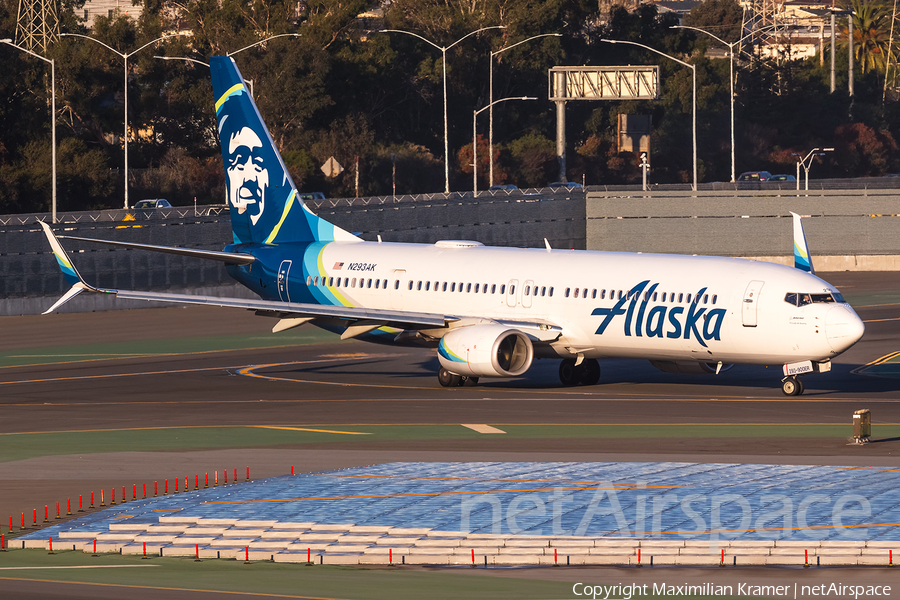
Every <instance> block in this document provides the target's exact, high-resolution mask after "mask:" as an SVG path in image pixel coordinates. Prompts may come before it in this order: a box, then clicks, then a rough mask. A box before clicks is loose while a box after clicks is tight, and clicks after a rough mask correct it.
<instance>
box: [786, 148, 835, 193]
mask: <svg viewBox="0 0 900 600" xmlns="http://www.w3.org/2000/svg"><path fill="white" fill-rule="evenodd" d="M826 152H834V148H813V149H812V150H810V151H809V154H807V155H806V156H804V157H803V158H801V159H800V160H798V161H797V189H798V190H799V189H800V167H801V166H802V167H803V172H804V174H805V175H806V177H805V178H804V180H805V181H804V183H803V189H804V190H808V189H809V169H810V167H812V162H813V161H814V160H815V158H816V157H817V156H825V153H826ZM794 156H796V157H798V158H799V157H800V155H799V154H797V153H794ZM806 161H809V164H807V162H806Z"/></svg>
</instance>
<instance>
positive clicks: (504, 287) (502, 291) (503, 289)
mask: <svg viewBox="0 0 900 600" xmlns="http://www.w3.org/2000/svg"><path fill="white" fill-rule="evenodd" d="M500 293H501V294H505V293H506V284H505V283H504V284H501V285H500Z"/></svg>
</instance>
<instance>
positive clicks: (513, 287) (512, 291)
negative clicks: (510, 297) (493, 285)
mask: <svg viewBox="0 0 900 600" xmlns="http://www.w3.org/2000/svg"><path fill="white" fill-rule="evenodd" d="M509 293H510V294H515V293H516V286H514V285H511V286H509Z"/></svg>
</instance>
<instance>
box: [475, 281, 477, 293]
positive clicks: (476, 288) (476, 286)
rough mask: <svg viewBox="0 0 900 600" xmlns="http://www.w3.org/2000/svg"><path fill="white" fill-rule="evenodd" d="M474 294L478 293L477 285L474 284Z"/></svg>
mask: <svg viewBox="0 0 900 600" xmlns="http://www.w3.org/2000/svg"><path fill="white" fill-rule="evenodd" d="M475 293H476V294H477V293H478V284H477V283H476V284H475Z"/></svg>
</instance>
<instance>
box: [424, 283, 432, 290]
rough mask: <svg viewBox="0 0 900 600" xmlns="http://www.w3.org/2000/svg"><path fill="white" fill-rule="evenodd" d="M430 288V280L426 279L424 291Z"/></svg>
mask: <svg viewBox="0 0 900 600" xmlns="http://www.w3.org/2000/svg"><path fill="white" fill-rule="evenodd" d="M430 289H431V282H430V281H426V282H425V291H426V292H427V291H428V290H430Z"/></svg>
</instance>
